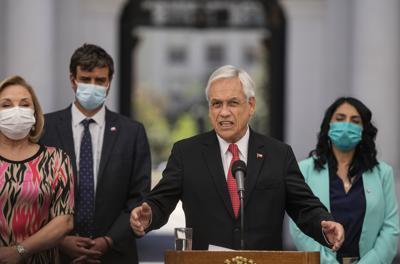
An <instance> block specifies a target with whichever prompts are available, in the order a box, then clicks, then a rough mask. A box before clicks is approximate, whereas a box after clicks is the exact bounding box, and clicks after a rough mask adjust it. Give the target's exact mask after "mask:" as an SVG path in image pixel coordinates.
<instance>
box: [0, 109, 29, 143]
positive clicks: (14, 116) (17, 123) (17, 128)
mask: <svg viewBox="0 0 400 264" xmlns="http://www.w3.org/2000/svg"><path fill="white" fill-rule="evenodd" d="M33 114H34V111H33V109H32V108H29V107H18V106H16V107H13V108H7V109H4V110H1V111H0V131H1V132H2V133H3V134H4V135H5V136H6V137H8V138H10V139H14V140H19V139H23V138H24V137H26V136H27V135H28V134H29V131H31V129H32V126H33V125H34V124H35V122H36V119H35V116H34V115H33Z"/></svg>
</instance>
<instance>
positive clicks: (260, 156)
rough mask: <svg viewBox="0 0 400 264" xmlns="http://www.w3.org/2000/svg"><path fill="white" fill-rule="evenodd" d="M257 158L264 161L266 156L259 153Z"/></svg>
mask: <svg viewBox="0 0 400 264" xmlns="http://www.w3.org/2000/svg"><path fill="white" fill-rule="evenodd" d="M256 157H257V159H262V158H263V157H264V155H263V154H262V153H257V155H256Z"/></svg>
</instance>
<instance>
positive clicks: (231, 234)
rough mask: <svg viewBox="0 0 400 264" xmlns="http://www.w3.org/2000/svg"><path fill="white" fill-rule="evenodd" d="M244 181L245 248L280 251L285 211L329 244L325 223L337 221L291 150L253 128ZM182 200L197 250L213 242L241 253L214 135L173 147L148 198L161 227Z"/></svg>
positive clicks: (237, 225) (236, 221)
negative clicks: (325, 234) (310, 185)
mask: <svg viewBox="0 0 400 264" xmlns="http://www.w3.org/2000/svg"><path fill="white" fill-rule="evenodd" d="M247 159H248V160H247V176H246V178H245V184H244V185H245V197H244V211H245V213H244V214H245V220H244V224H245V228H244V240H245V249H251V250H281V249H282V225H283V218H284V213H285V211H286V212H287V213H288V214H289V215H290V217H291V218H292V219H294V221H295V222H296V223H297V225H298V226H299V227H300V228H301V229H302V230H303V231H304V232H305V233H306V234H309V235H310V236H311V237H313V238H314V239H316V240H317V241H319V242H321V243H324V244H325V245H326V243H325V240H324V238H323V235H322V229H321V223H320V222H321V221H322V220H332V217H331V215H330V214H329V213H328V211H327V210H326V208H325V207H324V206H323V205H322V204H321V202H320V201H319V199H318V198H316V197H315V196H314V195H313V194H312V192H311V190H310V188H309V187H308V186H307V184H306V183H305V181H304V178H303V176H302V174H301V172H300V170H299V168H298V165H297V161H296V159H295V156H294V154H293V152H292V149H291V148H290V146H288V145H286V144H284V143H281V142H279V141H277V140H275V139H272V138H270V137H265V136H262V135H260V134H257V133H255V132H254V131H252V130H250V138H249V147H248V158H247ZM179 199H181V200H182V206H183V210H184V212H185V218H186V226H187V227H191V228H193V245H192V246H193V249H207V248H208V245H209V244H212V245H217V246H222V247H227V248H233V249H240V233H241V232H240V216H239V217H238V218H235V216H234V213H233V210H232V205H231V201H230V197H229V191H228V188H227V183H226V177H225V175H224V169H223V165H222V161H221V152H220V148H219V143H218V139H217V136H216V133H215V132H214V131H210V132H207V133H204V134H200V135H197V136H194V137H192V138H188V139H185V140H182V141H179V142H177V143H175V144H174V146H173V149H172V152H171V155H170V157H169V160H168V163H167V167H166V169H165V170H164V172H163V178H162V179H161V181H160V182H159V184H158V185H157V186H156V187H155V188H154V189H153V190H152V191H151V192H150V194H149V195H148V197H147V198H146V200H147V201H148V203H149V205H150V206H151V208H152V212H153V218H152V224H151V226H150V227H149V228H148V230H146V231H149V230H151V229H156V228H159V227H160V226H162V225H163V224H165V223H166V221H167V220H168V216H169V214H170V213H171V212H172V210H173V209H174V208H175V206H176V204H177V202H178V200H179Z"/></svg>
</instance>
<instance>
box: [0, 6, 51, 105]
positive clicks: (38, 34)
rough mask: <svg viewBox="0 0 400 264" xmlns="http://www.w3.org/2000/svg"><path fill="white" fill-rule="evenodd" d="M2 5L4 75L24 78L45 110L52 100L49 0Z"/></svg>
mask: <svg viewBox="0 0 400 264" xmlns="http://www.w3.org/2000/svg"><path fill="white" fill-rule="evenodd" d="M3 6H4V11H3V15H4V17H5V18H4V20H3V23H4V25H3V27H4V32H5V35H3V36H2V41H4V60H2V63H4V65H3V67H4V69H3V70H4V75H5V76H9V75H14V74H19V75H21V76H22V77H23V78H25V79H26V80H27V81H28V82H29V83H30V84H31V85H32V86H33V88H34V89H35V91H36V93H37V96H38V98H39V101H40V103H41V105H42V107H43V109H44V110H45V111H46V109H49V108H51V107H52V106H53V102H54V100H53V99H54V98H53V97H54V96H53V94H54V78H53V76H54V72H53V65H54V60H53V55H54V54H53V36H54V30H53V24H54V20H53V0H36V1H31V0H18V1H15V0H7V2H6V3H5V4H4V5H3Z"/></svg>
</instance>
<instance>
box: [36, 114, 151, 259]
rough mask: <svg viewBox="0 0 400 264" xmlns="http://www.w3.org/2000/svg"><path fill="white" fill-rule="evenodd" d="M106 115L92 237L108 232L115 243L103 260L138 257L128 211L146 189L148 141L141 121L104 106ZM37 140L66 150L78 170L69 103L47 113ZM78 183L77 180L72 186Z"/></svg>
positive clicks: (147, 184)
mask: <svg viewBox="0 0 400 264" xmlns="http://www.w3.org/2000/svg"><path fill="white" fill-rule="evenodd" d="M105 118H106V122H105V129H104V139H103V147H102V151H101V160H100V164H99V172H98V176H97V177H98V178H97V188H96V197H95V217H94V228H95V235H94V237H100V236H109V237H111V238H112V240H113V241H114V247H113V249H112V250H111V251H109V252H108V253H107V254H106V255H105V256H103V258H102V263H137V262H138V256H137V250H136V242H135V238H134V234H133V232H132V230H131V228H130V226H129V217H130V210H131V209H132V208H134V207H135V206H137V205H138V203H139V202H140V201H141V200H142V198H143V196H144V194H145V193H147V192H148V191H150V174H151V158H150V150H149V144H148V140H147V136H146V132H145V129H144V127H143V125H142V124H140V123H138V122H136V121H133V120H131V119H129V118H127V117H124V116H122V115H119V114H117V113H114V112H111V111H109V110H108V109H106V115H105ZM41 143H42V144H44V145H47V146H55V147H59V148H61V149H63V150H64V151H66V152H67V154H68V155H69V156H70V158H71V160H72V164H73V170H74V175H75V176H76V175H77V167H76V156H75V150H74V142H73V135H72V122H71V107H68V108H66V109H64V110H61V111H58V112H54V113H50V114H46V115H45V127H44V134H43V136H42V138H41ZM75 179H76V177H75ZM76 186H77V181H75V190H77V188H76ZM77 199H79V193H77V192H75V201H76V200H77ZM75 204H76V203H75ZM64 257H65V256H64Z"/></svg>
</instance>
